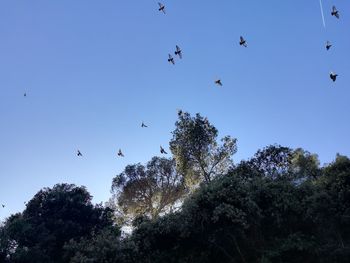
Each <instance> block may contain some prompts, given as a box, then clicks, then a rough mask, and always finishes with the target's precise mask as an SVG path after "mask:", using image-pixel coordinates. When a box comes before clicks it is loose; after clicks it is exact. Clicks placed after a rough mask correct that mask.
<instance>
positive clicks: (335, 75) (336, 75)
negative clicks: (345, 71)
mask: <svg viewBox="0 0 350 263" xmlns="http://www.w3.org/2000/svg"><path fill="white" fill-rule="evenodd" d="M329 77H330V78H331V80H333V82H335V81H336V80H337V77H338V74H336V73H334V72H331V73H330V74H329Z"/></svg>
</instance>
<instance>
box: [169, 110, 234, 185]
mask: <svg viewBox="0 0 350 263" xmlns="http://www.w3.org/2000/svg"><path fill="white" fill-rule="evenodd" d="M217 137H218V130H217V129H216V128H215V127H214V126H213V125H211V124H210V123H209V121H208V119H207V118H203V117H202V116H201V115H200V114H198V113H197V114H196V116H195V117H191V115H190V114H189V113H187V112H182V111H180V112H179V119H178V121H177V122H176V123H175V130H174V131H173V138H172V140H171V141H170V150H171V152H172V154H173V156H174V158H175V160H176V165H177V169H178V171H180V172H181V173H183V174H184V175H185V179H186V184H187V185H188V186H192V185H196V184H198V182H200V181H203V180H204V181H205V182H210V181H211V180H212V179H213V177H215V176H216V175H222V174H225V173H226V172H227V171H228V169H229V168H230V166H231V165H232V161H231V156H232V155H233V154H234V153H236V151H237V146H236V139H233V138H231V137H230V136H226V137H224V138H222V139H221V143H222V144H221V145H219V144H218V142H217Z"/></svg>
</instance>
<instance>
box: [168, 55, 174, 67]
mask: <svg viewBox="0 0 350 263" xmlns="http://www.w3.org/2000/svg"><path fill="white" fill-rule="evenodd" d="M168 56H169V58H168V62H169V63H171V64H173V65H175V60H174V58H173V57H172V56H171V55H170V54H168Z"/></svg>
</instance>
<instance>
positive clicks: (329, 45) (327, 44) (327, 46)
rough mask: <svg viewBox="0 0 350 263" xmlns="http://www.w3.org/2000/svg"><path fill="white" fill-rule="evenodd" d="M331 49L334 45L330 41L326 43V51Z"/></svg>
mask: <svg viewBox="0 0 350 263" xmlns="http://www.w3.org/2000/svg"><path fill="white" fill-rule="evenodd" d="M331 47H332V44H331V43H330V42H329V41H327V42H326V49H327V50H329V49H330V48H331Z"/></svg>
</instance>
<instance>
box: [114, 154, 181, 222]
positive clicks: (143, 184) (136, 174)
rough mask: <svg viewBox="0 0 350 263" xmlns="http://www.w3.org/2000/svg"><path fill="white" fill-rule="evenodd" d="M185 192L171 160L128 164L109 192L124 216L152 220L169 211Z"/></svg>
mask: <svg viewBox="0 0 350 263" xmlns="http://www.w3.org/2000/svg"><path fill="white" fill-rule="evenodd" d="M185 192H186V188H185V185H184V178H183V176H182V175H181V174H180V173H178V172H177V171H176V169H175V161H174V160H173V159H166V158H159V157H153V158H152V160H151V161H149V162H148V163H147V165H145V166H144V165H142V164H134V165H128V166H127V167H126V168H125V170H124V172H122V173H121V174H119V175H117V176H116V177H114V178H113V182H112V193H113V195H114V196H115V198H114V199H116V200H117V204H118V206H119V207H121V210H122V211H123V212H124V214H126V215H129V216H131V218H135V217H137V216H148V217H150V218H152V219H154V218H157V217H158V216H159V215H161V214H164V213H166V212H169V211H171V210H172V208H173V207H174V205H175V204H176V202H177V201H178V200H179V199H181V198H182V197H183V196H184V194H185Z"/></svg>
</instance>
